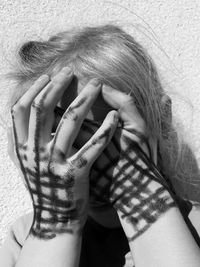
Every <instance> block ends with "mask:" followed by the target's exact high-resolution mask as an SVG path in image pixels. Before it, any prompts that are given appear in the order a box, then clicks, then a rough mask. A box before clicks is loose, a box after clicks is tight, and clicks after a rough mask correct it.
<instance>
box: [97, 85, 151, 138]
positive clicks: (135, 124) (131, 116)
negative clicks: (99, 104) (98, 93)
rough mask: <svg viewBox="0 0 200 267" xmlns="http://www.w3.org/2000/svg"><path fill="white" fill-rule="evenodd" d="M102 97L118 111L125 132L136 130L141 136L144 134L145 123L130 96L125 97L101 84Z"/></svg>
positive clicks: (125, 95) (123, 94) (121, 93)
mask: <svg viewBox="0 0 200 267" xmlns="http://www.w3.org/2000/svg"><path fill="white" fill-rule="evenodd" d="M102 96H103V98H104V100H105V102H106V103H107V104H109V105H110V106H111V107H112V108H114V109H117V110H118V112H119V118H120V119H121V121H122V123H123V128H125V129H127V130H131V129H136V130H138V131H139V132H141V133H143V134H144V133H145V129H146V127H145V122H144V120H143V118H142V117H141V115H140V113H139V111H138V109H137V107H136V104H135V102H134V98H133V97H132V96H131V95H127V94H125V93H123V92H121V91H119V90H116V89H114V88H112V87H111V86H108V85H105V84H103V86H102Z"/></svg>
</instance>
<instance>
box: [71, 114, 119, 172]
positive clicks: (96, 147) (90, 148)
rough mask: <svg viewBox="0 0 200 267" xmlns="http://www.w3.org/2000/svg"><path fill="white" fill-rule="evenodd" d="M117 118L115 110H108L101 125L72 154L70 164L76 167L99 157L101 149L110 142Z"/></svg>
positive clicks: (91, 162) (89, 164)
mask: <svg viewBox="0 0 200 267" xmlns="http://www.w3.org/2000/svg"><path fill="white" fill-rule="evenodd" d="M118 119H119V114H118V112H117V111H115V110H112V111H110V112H109V113H108V114H107V116H106V118H105V119H104V121H103V123H102V125H101V127H100V128H99V129H98V130H97V131H96V133H95V134H94V135H93V136H92V137H91V138H90V140H89V141H88V142H87V143H86V144H85V145H84V146H83V147H82V148H81V149H80V150H79V151H78V152H77V153H76V154H75V155H74V156H73V158H72V164H73V165H75V166H77V167H78V168H82V167H84V166H89V167H91V165H92V164H93V163H94V161H95V160H96V159H97V158H98V157H99V155H100V154H101V152H102V151H103V149H104V148H105V147H106V146H107V145H108V143H109V142H110V140H111V138H112V136H113V134H114V132H115V130H116V128H117V123H118Z"/></svg>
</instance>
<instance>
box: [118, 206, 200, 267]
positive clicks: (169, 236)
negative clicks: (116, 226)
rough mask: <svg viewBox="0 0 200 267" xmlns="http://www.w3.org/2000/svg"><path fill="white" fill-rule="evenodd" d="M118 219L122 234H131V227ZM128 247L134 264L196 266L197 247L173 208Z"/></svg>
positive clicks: (199, 256)
mask: <svg viewBox="0 0 200 267" xmlns="http://www.w3.org/2000/svg"><path fill="white" fill-rule="evenodd" d="M119 217H120V216H119ZM120 221H121V224H122V227H123V228H124V231H125V233H126V235H127V236H131V235H132V233H131V231H132V230H131V229H132V228H131V227H130V226H129V224H128V223H127V222H126V221H125V220H123V219H121V218H120ZM129 246H130V249H131V253H132V255H133V257H134V261H135V264H136V266H137V267H169V266H170V267H190V266H193V267H199V266H200V250H199V248H198V246H197V244H196V243H195V241H194V239H193V237H192V235H191V233H190V231H189V229H188V228H187V225H186V223H185V221H184V219H183V217H182V215H181V213H180V211H179V209H178V208H176V207H173V208H171V209H169V210H168V211H167V212H166V213H165V214H162V215H161V217H160V218H159V219H158V220H157V221H156V222H155V223H154V224H153V225H151V226H150V227H149V228H148V230H146V231H145V232H144V233H143V234H142V235H140V236H139V237H137V238H136V239H135V240H134V241H132V242H129Z"/></svg>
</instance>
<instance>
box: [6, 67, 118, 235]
mask: <svg viewBox="0 0 200 267" xmlns="http://www.w3.org/2000/svg"><path fill="white" fill-rule="evenodd" d="M60 76H61V77H62V76H63V78H65V77H67V78H68V79H67V81H66V80H64V79H63V81H62V80H61V78H60ZM72 77H73V75H72V72H69V73H67V70H66V69H64V70H62V71H61V72H60V73H59V74H58V75H57V76H55V77H54V78H52V81H51V82H49V79H48V77H47V76H43V77H41V78H40V79H39V80H38V81H37V82H36V83H35V84H34V86H33V87H32V88H30V89H29V91H27V92H26V93H25V94H24V95H23V96H22V97H21V99H20V100H19V101H18V102H17V103H16V104H15V105H14V106H13V107H12V109H11V115H12V122H13V137H14V143H15V152H16V155H17V159H18V164H19V167H20V169H21V171H22V174H23V177H24V179H25V183H26V186H27V188H28V190H29V192H30V195H31V197H32V201H33V208H34V219H33V224H32V227H31V231H30V234H31V235H33V236H36V237H38V238H41V239H51V238H54V237H55V236H56V235H57V234H59V233H65V232H66V233H73V227H71V225H73V224H74V223H77V222H78V223H80V225H82V224H83V225H84V221H85V218H86V216H87V206H88V186H89V185H88V174H89V170H90V167H91V165H92V163H93V161H94V159H95V158H96V157H97V156H98V155H99V154H100V153H101V151H102V149H103V148H104V146H105V145H106V144H107V143H108V142H109V140H110V138H111V136H112V134H113V131H114V126H115V123H114V122H116V121H117V115H116V114H117V112H116V111H113V112H111V113H110V116H112V120H113V121H112V123H111V124H110V125H108V126H107V127H105V124H104V127H103V130H102V127H100V129H99V131H97V132H96V134H95V135H94V136H93V137H92V138H91V139H90V140H89V141H88V142H87V143H86V144H85V145H84V146H83V147H82V148H81V149H80V150H79V151H78V152H76V153H73V155H71V153H72V151H71V150H72V144H73V141H74V139H75V137H76V135H77V133H78V131H79V129H80V127H81V123H82V121H83V120H84V117H85V116H86V114H87V113H88V111H89V110H90V107H91V106H92V104H93V102H94V101H95V99H96V97H97V96H98V94H99V92H100V87H101V84H100V83H99V82H98V80H93V81H92V82H90V83H89V85H87V86H85V88H84V90H82V92H81V93H80V94H79V95H78V97H77V98H76V99H75V100H74V101H73V102H72V103H71V104H70V106H69V107H68V109H67V110H66V112H65V113H64V115H63V116H62V119H61V120H60V122H59V125H58V127H57V129H56V133H55V135H54V137H53V138H52V137H51V129H52V125H53V121H54V118H53V116H51V115H53V114H52V112H53V109H54V108H55V106H56V105H57V103H58V101H59V98H60V97H61V95H62V93H63V92H64V90H65V89H66V87H67V86H68V85H69V84H70V82H71V80H72ZM59 78H60V80H59V82H58V83H57V84H56V79H57V80H58V79H59ZM65 79H66V78H65ZM55 87H57V88H55ZM38 88H39V89H38ZM36 89H37V90H36ZM41 89H42V90H41ZM56 89H57V90H56ZM92 89H93V91H92V93H91V94H90V97H88V96H87V95H88V92H90V91H91V90H92ZM38 91H39V92H38ZM30 105H31V106H30ZM22 107H23V109H26V110H27V111H28V110H29V111H30V112H29V114H30V115H29V114H28V112H23V113H22ZM47 110H48V111H49V115H50V116H51V117H50V119H49V120H47V117H46V116H47V113H46V111H47ZM27 116H30V117H29V119H28V118H27ZM23 121H26V122H27V121H29V125H27V124H23ZM19 125H20V126H21V127H19ZM27 129H28V130H27ZM23 130H24V131H23ZM24 132H25V133H26V134H27V135H26V136H25V134H24ZM47 141H48V142H47ZM97 149H98V150H97ZM73 150H74V148H73ZM80 185H82V186H80ZM82 221H83V223H82Z"/></svg>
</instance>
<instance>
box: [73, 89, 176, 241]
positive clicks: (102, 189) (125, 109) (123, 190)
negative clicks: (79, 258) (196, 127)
mask: <svg viewBox="0 0 200 267" xmlns="http://www.w3.org/2000/svg"><path fill="white" fill-rule="evenodd" d="M102 95H103V97H104V100H105V101H106V102H107V103H108V104H109V105H110V106H111V107H112V108H114V109H117V110H118V112H119V116H120V119H121V121H122V127H121V128H120V127H118V128H117V130H116V131H115V134H114V136H113V138H112V140H111V142H110V143H109V145H108V146H107V147H106V148H105V150H104V151H103V153H102V154H101V155H100V156H99V158H98V159H97V160H96V161H95V163H94V165H93V167H92V170H91V175H90V190H91V202H92V205H94V204H93V203H95V202H96V203H97V204H96V205H97V206H98V205H100V203H104V204H106V205H108V204H109V203H111V204H112V205H113V206H114V207H115V209H116V210H117V212H118V214H119V216H120V218H122V220H123V222H124V221H125V222H126V225H128V227H127V228H128V229H130V227H131V229H132V231H131V234H130V232H129V233H127V237H128V239H129V240H130V241H133V240H134V239H135V238H136V237H137V236H139V235H141V234H142V233H143V232H144V231H145V230H146V229H148V228H149V227H150V225H151V224H152V223H153V222H155V221H156V220H157V219H158V217H159V216H160V215H161V214H162V213H164V212H166V211H167V210H168V209H169V208H170V207H173V206H175V205H176V204H175V201H174V199H173V193H172V192H171V191H170V188H169V186H168V183H167V182H166V180H165V179H164V177H163V176H162V175H161V173H160V172H159V171H158V169H157V167H156V163H157V142H156V140H149V139H148V138H147V136H146V127H145V123H144V120H143V119H142V118H141V116H140V114H139V112H138V110H137V108H136V106H135V103H134V101H133V98H132V97H131V96H129V95H125V94H124V93H122V92H119V91H117V90H114V89H113V88H110V87H107V86H105V85H104V86H103V89H102ZM95 128H97V124H95V122H91V121H87V122H86V121H85V123H84V124H83V126H82V128H81V133H82V136H83V135H84V136H87V139H88V138H89V137H90V135H91V134H92V133H93V132H95ZM87 139H86V140H87ZM78 141H79V140H78V139H77V143H78V145H79V146H80V145H81V142H78ZM79 146H78V147H79Z"/></svg>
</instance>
